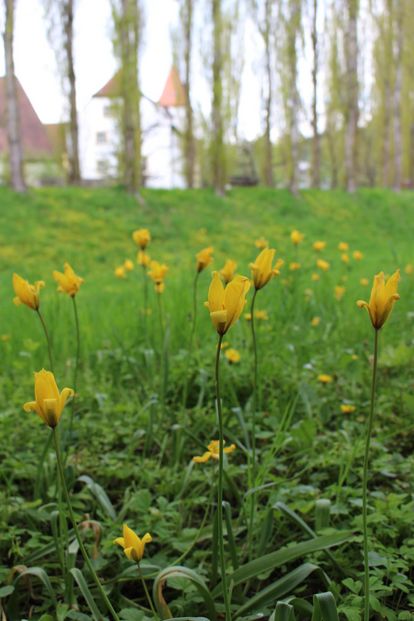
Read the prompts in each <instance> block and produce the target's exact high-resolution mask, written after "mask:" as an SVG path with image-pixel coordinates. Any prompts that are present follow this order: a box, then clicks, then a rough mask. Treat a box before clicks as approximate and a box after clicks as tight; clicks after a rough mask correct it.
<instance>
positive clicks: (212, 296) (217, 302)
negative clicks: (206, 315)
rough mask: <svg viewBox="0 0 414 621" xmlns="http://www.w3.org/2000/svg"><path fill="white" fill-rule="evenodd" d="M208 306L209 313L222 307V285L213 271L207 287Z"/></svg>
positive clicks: (216, 273)
mask: <svg viewBox="0 0 414 621" xmlns="http://www.w3.org/2000/svg"><path fill="white" fill-rule="evenodd" d="M208 308H209V311H210V313H214V312H215V311H221V310H223V309H224V287H223V283H222V282H221V279H220V276H219V273H218V272H213V277H212V279H211V283H210V287H209V289H208Z"/></svg>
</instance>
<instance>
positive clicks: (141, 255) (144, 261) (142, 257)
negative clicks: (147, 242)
mask: <svg viewBox="0 0 414 621" xmlns="http://www.w3.org/2000/svg"><path fill="white" fill-rule="evenodd" d="M137 263H138V265H142V267H148V266H149V264H150V263H151V258H150V256H149V254H147V253H146V252H145V251H144V250H139V251H138V254H137Z"/></svg>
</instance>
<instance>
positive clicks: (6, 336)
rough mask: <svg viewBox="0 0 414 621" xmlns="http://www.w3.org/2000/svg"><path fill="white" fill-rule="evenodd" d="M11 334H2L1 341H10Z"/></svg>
mask: <svg viewBox="0 0 414 621" xmlns="http://www.w3.org/2000/svg"><path fill="white" fill-rule="evenodd" d="M10 339H11V336H10V334H2V335H1V336H0V341H3V343H6V342H7V341H10Z"/></svg>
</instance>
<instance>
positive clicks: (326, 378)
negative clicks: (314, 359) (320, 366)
mask: <svg viewBox="0 0 414 621" xmlns="http://www.w3.org/2000/svg"><path fill="white" fill-rule="evenodd" d="M318 382H320V383H321V384H331V383H332V382H333V377H332V375H328V374H327V373H321V374H320V375H318Z"/></svg>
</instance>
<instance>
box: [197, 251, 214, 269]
mask: <svg viewBox="0 0 414 621" xmlns="http://www.w3.org/2000/svg"><path fill="white" fill-rule="evenodd" d="M213 252H214V248H212V246H208V247H207V248H203V249H202V250H200V252H197V254H196V259H197V272H198V273H199V272H202V271H203V270H205V269H206V267H208V266H209V265H210V263H211V262H212V261H213Z"/></svg>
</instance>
